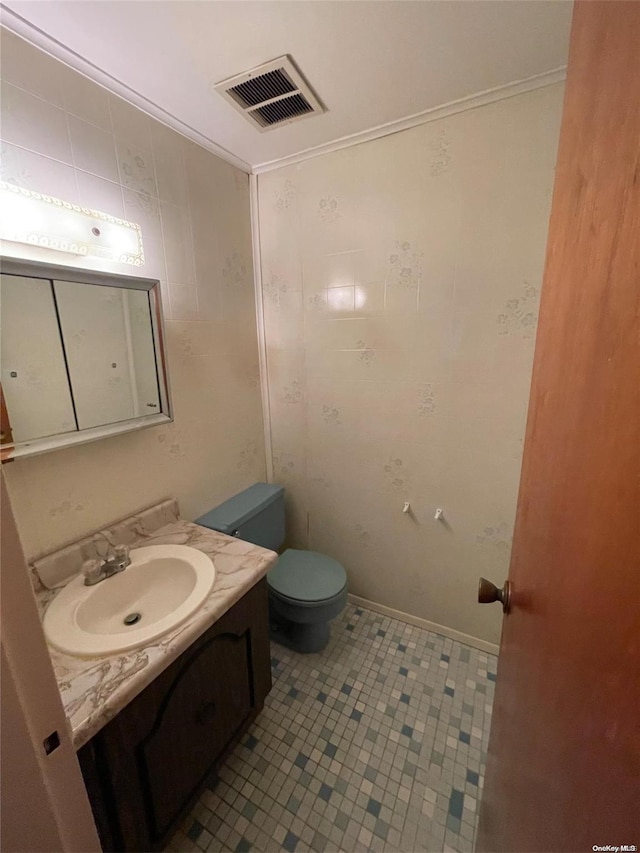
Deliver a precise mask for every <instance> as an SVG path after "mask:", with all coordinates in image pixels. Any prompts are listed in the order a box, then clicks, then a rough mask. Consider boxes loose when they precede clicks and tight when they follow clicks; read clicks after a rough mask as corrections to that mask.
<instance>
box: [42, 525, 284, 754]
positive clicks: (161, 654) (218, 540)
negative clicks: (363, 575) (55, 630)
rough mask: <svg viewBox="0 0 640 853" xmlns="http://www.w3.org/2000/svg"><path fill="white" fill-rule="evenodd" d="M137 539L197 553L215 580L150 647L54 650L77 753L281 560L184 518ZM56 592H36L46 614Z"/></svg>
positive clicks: (141, 530) (138, 544)
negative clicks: (83, 652) (75, 652)
mask: <svg viewBox="0 0 640 853" xmlns="http://www.w3.org/2000/svg"><path fill="white" fill-rule="evenodd" d="M135 534H136V535H135V538H133V539H132V540H131V538H130V544H131V547H133V548H135V547H142V546H144V545H164V544H178V545H190V546H191V547H193V548H198V549H199V550H200V551H203V552H204V553H205V554H207V555H208V556H209V557H211V558H212V560H213V561H214V563H215V567H216V580H215V583H214V585H213V589H212V591H211V593H210V594H209V596H208V598H207V599H206V600H205V602H204V603H203V604H202V605H201V607H199V608H198V610H197V611H196V612H195V613H194V614H193V615H192V616H190V617H189V619H187V620H186V621H185V622H183V623H182V624H181V625H179V626H178V627H177V628H174V629H173V630H172V631H170V632H169V633H167V634H165V635H164V636H163V637H160V638H158V639H157V640H154V641H153V642H152V643H150V644H149V645H147V646H143V647H141V648H137V649H131V650H129V651H126V652H120V653H119V654H114V655H109V656H104V657H93V658H79V657H73V656H71V655H68V654H65V653H63V652H59V651H57V650H56V649H54V648H52V647H51V646H49V652H50V654H51V659H52V662H53V668H54V672H55V675H56V679H57V681H58V687H59V688H60V695H61V697H62V702H63V705H64V709H65V713H66V715H67V719H68V721H69V725H70V727H71V733H72V738H73V744H74V746H75V748H76V749H80V747H82V746H84V744H85V743H87V741H89V740H90V739H91V738H92V737H93V736H94V735H95V734H96V732H98V731H99V730H100V729H101V728H102V727H103V726H104V725H105V724H106V723H108V722H109V720H110V719H112V718H113V717H114V716H115V715H116V714H117V713H118V711H120V710H122V708H124V707H125V706H126V705H127V704H128V703H129V702H130V701H131V700H132V699H133V698H134V697H135V696H137V695H138V694H139V693H141V692H142V690H144V688H145V687H146V686H147V685H148V684H149V683H150V682H151V681H153V679H154V678H155V677H156V676H157V675H159V674H160V673H161V672H162V671H163V670H164V669H166V668H167V667H168V666H169V665H170V664H171V663H173V661H174V660H176V658H177V657H179V656H180V654H182V652H183V651H184V650H185V649H187V648H188V647H189V646H190V645H191V644H192V643H193V642H194V640H196V639H197V638H198V637H199V636H200V635H201V634H203V633H204V631H206V630H207V628H209V627H210V626H211V625H212V624H213V623H214V622H216V620H218V619H219V618H220V617H221V616H223V615H224V614H225V613H226V612H227V611H228V610H229V609H230V608H231V607H232V606H233V605H234V604H235V603H236V602H237V601H239V600H240V598H242V596H243V595H244V594H245V593H246V592H247V591H248V590H249V589H251V587H252V586H254V585H255V584H256V583H257V582H258V581H259V580H260V578H262V577H263V576H264V575H265V574H266V573H267V571H268V570H269V569H270V568H271V566H272V565H273V564H274V563H275V562H276V560H277V554H275V553H274V552H273V551H267V550H266V549H265V548H260V547H258V546H257V545H252V544H251V543H250V542H243V541H241V540H239V539H234V538H232V537H231V536H226V535H225V534H223V533H217V532H216V531H213V530H209V529H207V528H205V527H200V526H199V525H197V524H193V523H192V522H189V521H183V520H181V519H176V520H173V521H170V522H169V523H168V524H164V525H163V526H161V527H158V528H157V529H155V530H152V531H148V530H145V529H144V525H138V527H137V529H136V530H135ZM36 565H37V564H36ZM57 592H59V588H57V589H46V588H44V587H43V586H42V585H40V588H39V589H36V595H37V598H38V602H39V605H40V609H41V612H42V613H44V611H45V610H46V608H47V606H48V605H49V604H50V602H51V601H52V600H53V598H54V597H55V595H56V594H57Z"/></svg>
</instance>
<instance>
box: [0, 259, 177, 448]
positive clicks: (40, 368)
mask: <svg viewBox="0 0 640 853" xmlns="http://www.w3.org/2000/svg"><path fill="white" fill-rule="evenodd" d="M1 264H2V273H1V275H0V327H1V328H0V331H1V339H2V352H1V357H2V362H1V385H0V391H2V400H1V403H2V405H1V413H2V443H1V447H0V452H1V456H2V459H3V461H5V460H7V459H12V458H15V457H17V456H24V455H31V454H33V453H43V452H45V451H48V450H55V449H57V448H58V447H66V446H67V445H69V444H78V443H80V442H84V441H93V440H95V439H98V438H105V437H107V436H109V435H116V434H119V433H122V432H128V431H130V430H134V429H143V428H144V427H147V426H155V425H159V424H162V423H167V422H169V421H170V420H171V404H170V397H169V382H168V375H167V363H166V357H165V352H164V346H163V335H164V332H163V326H162V310H161V303H160V286H159V283H158V282H157V281H151V280H149V279H142V278H136V277H131V276H114V275H107V274H104V273H94V272H90V271H88V270H87V271H84V270H75V269H74V270H72V269H69V268H65V267H57V266H55V267H54V266H49V265H44V264H37V263H35V262H28V261H17V260H13V259H1ZM32 270H33V274H32V275H29V274H26V273H29V272H31V271H32Z"/></svg>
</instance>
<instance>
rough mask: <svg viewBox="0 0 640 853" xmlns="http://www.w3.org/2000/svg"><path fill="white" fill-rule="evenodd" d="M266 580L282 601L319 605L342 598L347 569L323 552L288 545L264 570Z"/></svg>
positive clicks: (312, 605)
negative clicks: (271, 565)
mask: <svg viewBox="0 0 640 853" xmlns="http://www.w3.org/2000/svg"><path fill="white" fill-rule="evenodd" d="M267 584H268V586H269V589H270V590H271V592H272V593H273V594H274V595H275V596H277V598H279V599H281V600H282V601H285V602H288V603H290V604H300V605H303V606H305V607H314V606H318V607H319V606H323V605H326V604H329V603H330V602H332V601H333V600H334V599H336V598H342V596H343V594H344V591H345V588H346V585H347V573H346V572H345V570H344V568H343V566H341V565H340V563H339V562H338V561H337V560H334V559H333V558H331V557H328V556H327V555H326V554H318V553H317V552H316V551H298V550H296V549H295V548H289V549H288V550H286V551H285V552H284V554H282V555H281V556H280V557H279V559H278V562H277V563H276V564H275V566H274V567H273V568H272V569H270V571H269V572H268V573H267Z"/></svg>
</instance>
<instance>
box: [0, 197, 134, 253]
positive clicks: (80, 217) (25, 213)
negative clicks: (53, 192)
mask: <svg viewBox="0 0 640 853" xmlns="http://www.w3.org/2000/svg"><path fill="white" fill-rule="evenodd" d="M0 240H7V241H10V242H13V243H26V244H27V245H29V246H40V247H42V248H43V249H54V250H56V251H58V252H67V253H69V254H72V255H84V256H87V257H89V256H91V257H96V258H100V259H102V260H107V261H118V262H119V263H121V264H132V265H133V266H136V267H139V266H142V264H144V250H143V247H142V232H141V230H140V226H139V225H137V224H136V223H135V222H128V221H127V220H126V219H119V218H118V217H116V216H111V215H110V214H108V213H101V212H100V211H98V210H91V209H90V208H88V207H80V205H77V204H73V203H71V202H68V201H62V199H59V198H54V197H53V196H50V195H45V194H44V193H37V192H32V191H31V190H25V189H23V188H22V187H18V186H16V185H15V184H9V183H7V182H6V181H0Z"/></svg>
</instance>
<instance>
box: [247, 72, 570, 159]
mask: <svg viewBox="0 0 640 853" xmlns="http://www.w3.org/2000/svg"><path fill="white" fill-rule="evenodd" d="M566 76H567V67H566V65H563V66H562V67H561V68H554V69H552V70H551V71H545V72H543V73H542V74H535V75H534V76H533V77H527V78H525V79H524V80H516V81H515V82H513V83H506V84H504V85H503V86H496V87H495V88H494V89H486V90H485V91H484V92H478V93H477V94H475V95H469V96H467V97H466V98H459V99H458V100H456V101H450V102H449V103H448V104H442V105H440V106H438V107H432V108H431V109H428V110H424V111H423V112H420V113H415V114H414V115H412V116H407V118H402V119H396V120H395V121H390V122H387V123H386V124H380V125H378V126H377V127H372V128H370V129H369V130H363V131H360V132H359V133H352V134H350V135H349V136H343V137H341V138H340V139H335V140H333V142H325V143H323V144H321V145H314V146H313V147H312V148H306V149H305V150H304V151H300V152H298V153H297V154H291V155H290V156H288V157H281V158H280V159H278V160H269V161H268V162H265V163H258V164H257V165H255V166H254V167H253V173H254V174H256V175H260V174H263V173H264V172H271V171H273V170H274V169H282V168H284V167H285V166H293V165H295V164H296V163H302V162H303V161H304V160H310V159H312V158H313V157H320V156H321V155H322V154H330V153H331V152H332V151H340V150H341V149H343V148H351V146H353V145H360V143H362V142H371V141H372V140H373V139H380V138H381V137H383V136H390V135H391V134H393V133H399V132H400V131H401V130H409V129H410V128H412V127H418V126H419V125H421V124H428V123H429V122H431V121H437V120H438V119H441V118H446V117H447V116H452V115H456V113H462V112H466V111H467V110H475V109H477V108H478V107H484V106H486V105H487V104H493V103H495V102H496V101H504V100H506V99H507V98H513V97H515V96H516V95H522V94H524V93H525V92H532V91H533V90H534V89H543V88H544V87H545V86H553V85H554V83H562V82H564V80H565V79H566Z"/></svg>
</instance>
